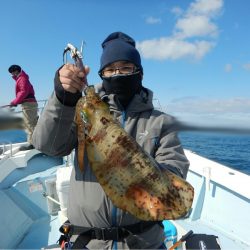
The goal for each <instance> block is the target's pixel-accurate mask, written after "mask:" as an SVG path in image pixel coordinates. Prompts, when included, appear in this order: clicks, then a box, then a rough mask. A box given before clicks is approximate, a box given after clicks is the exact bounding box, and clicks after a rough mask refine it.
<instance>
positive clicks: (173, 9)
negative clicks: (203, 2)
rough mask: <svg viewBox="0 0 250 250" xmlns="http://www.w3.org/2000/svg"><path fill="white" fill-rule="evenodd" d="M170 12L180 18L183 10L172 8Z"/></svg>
mask: <svg viewBox="0 0 250 250" xmlns="http://www.w3.org/2000/svg"><path fill="white" fill-rule="evenodd" d="M171 12H172V13H174V14H175V15H176V16H180V15H181V14H182V13H183V10H182V9H181V8H179V7H174V8H172V9H171Z"/></svg>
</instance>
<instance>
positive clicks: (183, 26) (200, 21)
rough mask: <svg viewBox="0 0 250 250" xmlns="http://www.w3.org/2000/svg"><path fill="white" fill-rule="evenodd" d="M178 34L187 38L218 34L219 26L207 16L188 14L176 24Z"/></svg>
mask: <svg viewBox="0 0 250 250" xmlns="http://www.w3.org/2000/svg"><path fill="white" fill-rule="evenodd" d="M175 28H176V30H177V34H176V35H177V36H180V37H183V38H187V37H195V36H216V35H217V33H218V28H217V26H216V25H215V24H213V23H211V21H210V19H209V18H208V17H206V16H188V17H185V18H182V19H179V20H178V21H177V23H176V26H175Z"/></svg>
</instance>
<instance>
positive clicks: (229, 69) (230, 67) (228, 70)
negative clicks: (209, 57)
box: [224, 63, 233, 73]
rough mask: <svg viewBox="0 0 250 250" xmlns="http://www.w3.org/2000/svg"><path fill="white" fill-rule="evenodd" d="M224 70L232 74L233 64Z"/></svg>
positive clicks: (226, 66) (227, 65)
mask: <svg viewBox="0 0 250 250" xmlns="http://www.w3.org/2000/svg"><path fill="white" fill-rule="evenodd" d="M224 70H225V71H226V72H228V73H229V72H231V71H232V70H233V66H232V64H230V63H228V64H226V65H225V67H224Z"/></svg>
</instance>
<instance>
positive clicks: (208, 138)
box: [0, 130, 250, 175]
mask: <svg viewBox="0 0 250 250" xmlns="http://www.w3.org/2000/svg"><path fill="white" fill-rule="evenodd" d="M179 138H180V140H181V143H182V145H183V147H184V148H185V149H189V150H191V151H193V152H195V153H197V154H198V155H201V156H203V157H206V158H208V159H210V160H213V161H215V162H218V163H220V164H223V165H225V166H227V167H230V168H232V169H235V170H238V171H240V172H243V173H245V174H247V175H250V135H242V134H240V135H238V134H227V133H212V132H200V131H199V132H187V131H185V132H180V133H179ZM24 141H26V134H25V132H24V131H23V130H9V131H8V130H7V131H1V132H0V145H1V144H3V143H17V142H24Z"/></svg>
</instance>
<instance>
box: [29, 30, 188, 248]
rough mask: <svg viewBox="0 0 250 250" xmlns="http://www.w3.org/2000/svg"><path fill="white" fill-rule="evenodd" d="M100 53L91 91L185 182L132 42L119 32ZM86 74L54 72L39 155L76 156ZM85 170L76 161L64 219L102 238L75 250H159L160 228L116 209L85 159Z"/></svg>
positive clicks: (181, 158)
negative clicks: (123, 231)
mask: <svg viewBox="0 0 250 250" xmlns="http://www.w3.org/2000/svg"><path fill="white" fill-rule="evenodd" d="M102 47H103V53H102V56H101V63H100V64H101V65H100V70H99V75H100V76H101V79H102V83H101V84H99V85H97V86H96V91H97V92H98V93H99V95H100V96H101V98H102V99H103V101H105V102H107V103H108V104H109V107H110V112H111V113H112V114H113V115H114V118H115V119H117V120H119V121H120V123H121V125H122V126H123V127H124V129H125V130H126V131H127V132H128V133H129V134H130V135H132V136H133V137H134V138H136V139H137V142H138V143H139V144H140V145H141V146H142V147H143V149H144V150H145V151H146V152H148V153H149V154H150V155H151V156H153V157H154V159H155V160H156V161H157V163H158V164H159V166H160V167H162V168H167V169H169V170H170V171H172V172H174V173H175V174H177V175H179V176H181V177H183V178H185V177H186V175H187V171H188V166H189V163H188V160H187V158H186V157H185V155H184V152H183V149H182V147H181V145H180V141H179V139H178V137H177V135H176V132H173V129H172V126H173V118H172V117H170V116H168V115H166V114H164V113H163V112H160V111H157V110H154V108H153V104H152V96H153V94H152V92H151V91H150V90H149V89H146V88H144V87H143V86H142V76H143V68H142V66H141V58H140V55H139V52H138V51H137V50H136V48H135V41H134V40H133V39H132V38H131V37H129V36H128V35H126V34H124V33H122V32H114V33H112V34H110V35H109V36H108V37H107V38H106V39H105V40H104V42H103V44H102ZM88 72H89V68H88V67H87V66H86V67H85V72H83V71H80V70H79V69H78V68H77V67H76V66H75V65H69V64H67V65H64V66H63V67H62V68H60V69H59V70H58V71H57V73H56V76H55V92H54V93H53V95H52V96H51V98H50V99H49V101H48V104H47V106H46V107H45V109H44V111H43V113H42V116H41V117H40V119H39V122H38V124H37V127H36V129H35V131H34V134H33V143H34V145H35V147H36V148H37V149H38V150H41V151H43V152H44V153H46V154H49V155H54V156H63V155H67V154H69V153H70V152H71V151H72V150H73V149H76V155H77V134H76V126H75V124H74V122H73V119H74V115H75V105H76V103H77V101H78V99H79V98H80V97H81V95H82V94H81V91H82V90H83V87H84V86H85V79H86V75H87V74H88ZM84 166H85V169H84V172H83V173H82V172H81V171H80V170H79V167H78V163H77V159H75V167H74V169H73V170H72V175H71V180H70V191H69V203H68V204H69V205H68V219H69V221H70V223H71V224H73V225H75V226H79V227H84V228H85V229H86V228H89V229H90V228H93V227H95V228H98V230H97V231H98V233H103V234H102V236H101V237H99V236H98V235H96V232H93V234H92V239H91V240H90V239H88V240H86V239H84V238H83V239H82V240H79V239H80V237H78V238H77V240H76V241H75V245H76V244H78V243H79V242H80V243H81V245H77V247H79V248H80V247H81V248H83V247H84V246H85V245H86V247H87V248H89V249H136V248H144V249H145V248H147V249H161V248H164V244H163V240H164V233H163V228H162V225H161V223H159V222H153V223H152V222H151V223H148V222H144V221H140V220H139V219H137V218H136V217H134V216H132V215H131V214H129V213H127V212H125V211H122V210H121V209H118V208H116V207H115V206H114V205H113V204H112V202H111V201H110V199H109V198H108V197H107V196H106V194H105V193H104V191H103V189H102V187H101V186H100V184H99V183H98V182H97V180H96V178H95V176H94V175H93V172H92V170H91V168H90V166H89V165H88V163H87V159H85V164H84ZM117 228H118V229H124V228H126V229H127V228H130V229H129V230H128V231H130V232H131V233H130V234H129V235H127V234H125V235H119V237H117V234H115V233H114V234H112V233H113V232H117V231H116V230H117ZM110 232H112V233H110ZM93 235H94V236H93ZM89 240H90V241H89ZM73 241H74V239H73ZM74 247H75V246H74Z"/></svg>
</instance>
